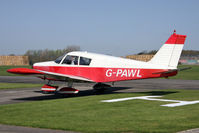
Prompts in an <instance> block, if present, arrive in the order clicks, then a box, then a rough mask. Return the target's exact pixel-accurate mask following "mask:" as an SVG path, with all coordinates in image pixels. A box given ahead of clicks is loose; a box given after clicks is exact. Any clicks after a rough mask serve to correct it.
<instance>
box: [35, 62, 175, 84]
mask: <svg viewBox="0 0 199 133" xmlns="http://www.w3.org/2000/svg"><path fill="white" fill-rule="evenodd" d="M34 69H37V70H41V71H46V72H51V73H55V74H62V75H66V77H67V75H70V76H77V77H82V78H86V79H89V80H92V81H94V82H113V81H122V80H135V79H146V78H158V77H167V76H174V75H176V74H177V71H175V72H172V73H169V74H161V73H160V74H154V73H157V72H158V73H159V72H161V71H162V72H163V71H167V69H166V70H165V69H143V68H142V69H139V68H99V67H67V66H65V67H63V66H34Z"/></svg>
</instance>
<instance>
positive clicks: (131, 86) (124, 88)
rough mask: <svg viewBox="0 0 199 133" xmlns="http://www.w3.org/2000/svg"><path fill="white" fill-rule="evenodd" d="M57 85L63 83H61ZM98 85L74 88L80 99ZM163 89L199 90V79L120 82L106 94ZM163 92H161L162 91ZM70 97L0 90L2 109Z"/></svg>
mask: <svg viewBox="0 0 199 133" xmlns="http://www.w3.org/2000/svg"><path fill="white" fill-rule="evenodd" d="M0 83H41V84H45V82H44V81H43V80H41V79H38V78H35V77H24V76H0ZM56 84H60V82H57V83H56ZM93 85H94V83H74V88H76V89H79V90H80V92H79V94H78V95H77V96H79V97H81V96H89V95H94V94H95V93H94V92H93V89H92V87H93ZM157 89H158V90H159V89H175V90H174V91H170V92H167V93H162V95H166V94H169V93H177V91H176V89H189V90H193V89H194V90H199V81H198V80H174V79H172V80H171V79H145V80H133V81H123V82H116V83H115V84H114V86H113V87H111V88H110V89H108V90H106V91H105V92H104V93H105V94H106V93H108V94H110V93H130V92H145V93H149V94H151V93H154V91H153V90H157ZM158 93H161V91H158ZM60 98H67V97H63V96H60V95H54V94H42V93H41V91H40V87H37V88H23V89H6V90H0V106H1V105H4V104H15V103H20V102H28V101H40V100H50V99H60ZM27 132H28V133H32V132H37V133H40V132H41V133H47V132H48V133H72V132H65V131H59V130H50V129H39V128H28V127H19V126H7V125H0V133H27ZM196 132H199V130H198V129H194V130H191V133H196ZM183 133H190V131H184V132H183Z"/></svg>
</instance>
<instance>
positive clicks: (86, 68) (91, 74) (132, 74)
mask: <svg viewBox="0 0 199 133" xmlns="http://www.w3.org/2000/svg"><path fill="white" fill-rule="evenodd" d="M73 61H74V62H73ZM33 69H36V70H39V71H41V72H45V73H49V74H50V75H55V76H56V75H57V76H62V77H65V76H66V77H70V76H71V77H75V79H78V78H79V79H80V80H82V79H83V80H87V81H92V82H114V81H123V80H135V79H146V78H158V77H168V76H174V75H176V74H177V71H174V72H172V73H169V74H165V73H164V74H163V73H161V72H164V71H168V70H172V69H176V68H174V67H165V66H161V65H156V64H151V63H149V62H142V61H136V60H131V59H125V58H121V57H114V56H109V55H102V54H95V53H88V52H82V51H77V52H70V53H68V54H66V55H64V56H63V57H62V58H60V59H58V60H57V61H47V62H41V63H35V64H34V65H33Z"/></svg>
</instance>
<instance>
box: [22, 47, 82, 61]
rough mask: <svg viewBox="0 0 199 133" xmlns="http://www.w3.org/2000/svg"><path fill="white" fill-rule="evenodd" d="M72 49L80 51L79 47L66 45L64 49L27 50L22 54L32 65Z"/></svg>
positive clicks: (49, 59)
mask: <svg viewBox="0 0 199 133" xmlns="http://www.w3.org/2000/svg"><path fill="white" fill-rule="evenodd" d="M72 51H80V47H79V46H74V45H72V46H67V47H66V48H64V49H57V50H49V49H45V50H28V51H27V52H26V53H25V54H24V55H26V56H28V57H29V63H30V65H32V64H34V63H36V62H42V61H51V60H55V59H56V58H58V57H59V56H62V55H64V54H66V53H68V52H72Z"/></svg>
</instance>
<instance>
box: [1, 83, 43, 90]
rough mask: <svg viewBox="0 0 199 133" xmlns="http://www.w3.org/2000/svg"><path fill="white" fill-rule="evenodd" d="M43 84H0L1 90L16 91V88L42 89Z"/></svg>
mask: <svg viewBox="0 0 199 133" xmlns="http://www.w3.org/2000/svg"><path fill="white" fill-rule="evenodd" d="M41 86H42V85H41V84H27V83H0V90H2V89H15V88H32V87H41Z"/></svg>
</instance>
